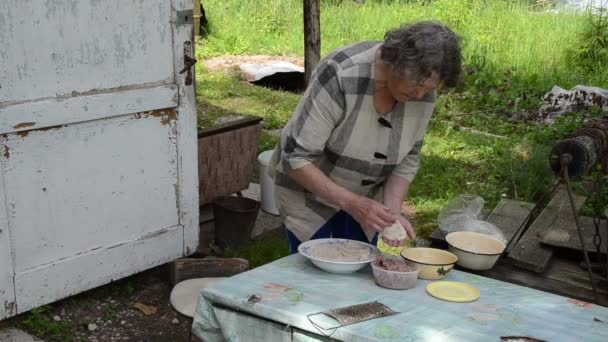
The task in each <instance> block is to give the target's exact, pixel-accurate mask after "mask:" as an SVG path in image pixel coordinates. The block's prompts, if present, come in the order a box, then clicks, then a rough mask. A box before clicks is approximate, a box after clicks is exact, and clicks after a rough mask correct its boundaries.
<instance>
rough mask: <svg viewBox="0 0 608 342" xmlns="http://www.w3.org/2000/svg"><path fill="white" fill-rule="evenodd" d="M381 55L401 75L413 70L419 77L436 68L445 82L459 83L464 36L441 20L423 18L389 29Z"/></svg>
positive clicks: (448, 85) (449, 84)
mask: <svg viewBox="0 0 608 342" xmlns="http://www.w3.org/2000/svg"><path fill="white" fill-rule="evenodd" d="M380 59H381V60H382V61H383V62H384V63H385V64H386V65H388V66H389V68H390V69H391V70H392V71H393V72H395V73H397V74H399V75H400V76H401V77H406V75H409V74H411V73H413V77H415V78H416V81H422V80H424V79H425V78H428V77H430V76H431V73H432V72H436V73H437V74H439V78H440V79H441V81H442V83H443V84H444V86H446V87H455V86H457V85H458V84H459V83H460V81H461V77H462V54H461V48H460V37H459V36H458V35H456V34H455V33H454V32H453V31H452V30H450V29H449V28H448V27H447V26H445V25H443V24H441V23H439V22H433V21H423V22H419V23H415V24H410V25H404V26H402V27H400V28H397V29H394V30H391V31H388V32H387V33H386V35H385V36H384V43H383V44H382V46H381V48H380Z"/></svg>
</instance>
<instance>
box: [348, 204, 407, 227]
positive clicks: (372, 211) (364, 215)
mask: <svg viewBox="0 0 608 342" xmlns="http://www.w3.org/2000/svg"><path fill="white" fill-rule="evenodd" d="M343 209H344V210H345V211H346V212H347V213H349V214H350V215H351V216H352V217H353V218H354V219H355V220H357V222H359V224H360V225H361V227H362V228H363V229H366V230H373V231H377V232H381V231H382V230H383V229H384V227H386V226H388V225H391V224H392V223H393V222H395V220H396V219H397V217H396V216H395V215H393V214H392V213H391V211H390V209H388V208H387V207H386V206H384V205H383V204H382V203H380V202H377V201H374V200H373V199H370V198H367V197H364V196H357V197H356V198H355V199H354V200H353V201H350V202H349V203H347V204H346V205H345V206H344V208H343Z"/></svg>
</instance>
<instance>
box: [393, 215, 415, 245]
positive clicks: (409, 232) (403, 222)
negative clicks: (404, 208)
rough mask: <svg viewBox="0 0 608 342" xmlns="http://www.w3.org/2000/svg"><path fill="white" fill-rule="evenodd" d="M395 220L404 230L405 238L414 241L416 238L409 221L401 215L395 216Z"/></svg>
mask: <svg viewBox="0 0 608 342" xmlns="http://www.w3.org/2000/svg"><path fill="white" fill-rule="evenodd" d="M397 219H398V220H399V222H400V223H401V225H402V226H403V228H405V232H406V233H407V236H408V237H409V238H410V240H414V239H415V238H416V231H414V227H413V226H412V224H411V223H410V221H409V220H408V219H407V218H405V216H403V215H399V216H397Z"/></svg>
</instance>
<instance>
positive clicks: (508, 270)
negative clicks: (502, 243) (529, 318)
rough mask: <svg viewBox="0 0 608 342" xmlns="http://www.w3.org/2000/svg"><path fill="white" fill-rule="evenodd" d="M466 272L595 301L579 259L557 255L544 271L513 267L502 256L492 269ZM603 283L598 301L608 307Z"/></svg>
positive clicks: (607, 294)
mask: <svg viewBox="0 0 608 342" xmlns="http://www.w3.org/2000/svg"><path fill="white" fill-rule="evenodd" d="M577 268H578V269H579V270H578V271H577ZM467 272H470V273H475V274H479V275H481V276H484V277H488V278H493V279H497V280H502V281H506V282H509V283H513V284H517V285H522V286H526V287H531V288H534V289H537V290H541V291H546V292H550V293H554V294H557V295H561V296H566V297H572V298H575V299H580V300H584V301H588V302H594V300H595V299H594V296H593V291H592V290H591V283H590V282H589V277H588V276H585V274H586V271H584V270H582V269H581V268H580V267H579V266H578V263H577V262H575V261H570V260H568V259H566V258H563V257H560V256H557V255H556V256H554V257H553V261H552V262H551V264H550V266H549V267H548V269H547V271H546V272H545V273H543V274H538V273H535V272H532V271H529V270H526V269H522V268H519V267H517V266H514V265H513V263H512V261H511V260H509V259H507V258H502V259H500V260H499V261H498V262H497V263H496V265H495V266H494V267H493V268H492V269H491V270H488V271H481V272H475V271H470V270H467ZM601 285H602V286H603V289H601V290H600V302H599V303H597V304H600V305H603V306H608V292H607V290H606V287H607V286H608V284H606V283H605V282H602V283H601ZM599 288H600V287H598V289H599Z"/></svg>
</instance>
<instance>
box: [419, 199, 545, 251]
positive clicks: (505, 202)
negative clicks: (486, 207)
mask: <svg viewBox="0 0 608 342" xmlns="http://www.w3.org/2000/svg"><path fill="white" fill-rule="evenodd" d="M533 207H534V204H533V203H528V202H522V201H516V200H511V199H506V198H503V199H501V200H500V202H498V205H497V206H496V208H494V210H493V211H492V213H491V214H490V215H489V216H488V218H487V221H488V222H490V223H492V224H493V225H495V226H496V227H498V228H500V230H501V231H502V233H503V234H504V235H505V239H507V241H510V240H511V238H512V237H513V235H515V233H516V232H517V229H518V228H519V227H520V226H521V225H522V223H523V221H524V220H525V219H526V217H527V216H528V214H529V213H530V211H532V208H533ZM431 240H436V241H433V242H436V243H439V244H441V243H442V242H444V241H445V237H444V236H443V233H442V232H441V230H440V229H436V230H435V231H434V232H433V234H431Z"/></svg>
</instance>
